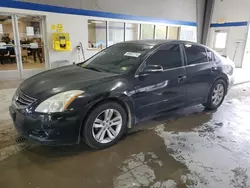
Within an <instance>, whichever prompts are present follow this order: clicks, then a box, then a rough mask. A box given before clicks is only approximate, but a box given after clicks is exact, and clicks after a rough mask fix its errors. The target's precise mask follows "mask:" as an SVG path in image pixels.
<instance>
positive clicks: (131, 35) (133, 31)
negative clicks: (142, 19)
mask: <svg viewBox="0 0 250 188" xmlns="http://www.w3.org/2000/svg"><path fill="white" fill-rule="evenodd" d="M139 34H140V24H133V23H126V30H125V40H126V41H128V40H138V39H139Z"/></svg>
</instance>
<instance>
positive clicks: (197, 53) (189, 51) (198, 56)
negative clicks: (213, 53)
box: [184, 44, 207, 65]
mask: <svg viewBox="0 0 250 188" xmlns="http://www.w3.org/2000/svg"><path fill="white" fill-rule="evenodd" d="M184 48H185V51H186V55H187V64H188V65H192V64H198V63H204V62H207V53H206V50H205V48H203V47H200V46H196V45H192V44H185V45H184Z"/></svg>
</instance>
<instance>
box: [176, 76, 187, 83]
mask: <svg viewBox="0 0 250 188" xmlns="http://www.w3.org/2000/svg"><path fill="white" fill-rule="evenodd" d="M186 78H187V77H186V76H178V82H182V81H183V80H185V79H186Z"/></svg>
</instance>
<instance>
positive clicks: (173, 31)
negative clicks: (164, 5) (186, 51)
mask: <svg viewBox="0 0 250 188" xmlns="http://www.w3.org/2000/svg"><path fill="white" fill-rule="evenodd" d="M179 31H180V27H172V26H169V27H168V36H167V39H172V40H178V39H179Z"/></svg>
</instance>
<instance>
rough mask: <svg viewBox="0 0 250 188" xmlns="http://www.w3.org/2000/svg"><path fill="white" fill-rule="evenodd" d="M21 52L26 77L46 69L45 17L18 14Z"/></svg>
mask: <svg viewBox="0 0 250 188" xmlns="http://www.w3.org/2000/svg"><path fill="white" fill-rule="evenodd" d="M17 20H18V35H19V36H18V37H19V42H18V43H19V45H18V46H19V49H18V50H19V52H20V60H21V64H22V65H21V67H22V71H23V72H22V76H23V77H24V78H26V77H30V76H32V75H34V74H37V73H39V72H41V71H43V70H44V69H45V67H46V66H45V62H46V61H45V46H44V35H43V34H44V32H43V23H44V17H40V16H17Z"/></svg>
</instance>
